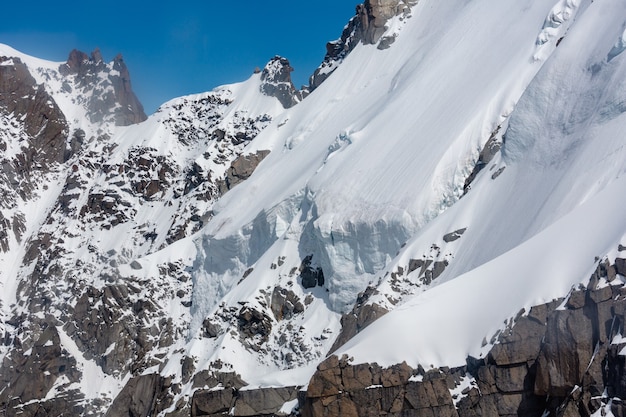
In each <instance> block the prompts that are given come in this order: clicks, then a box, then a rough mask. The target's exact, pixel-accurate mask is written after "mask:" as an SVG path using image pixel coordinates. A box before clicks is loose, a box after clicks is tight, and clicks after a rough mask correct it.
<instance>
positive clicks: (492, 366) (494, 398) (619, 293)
mask: <svg viewBox="0 0 626 417" xmlns="http://www.w3.org/2000/svg"><path fill="white" fill-rule="evenodd" d="M623 262H624V261H623V260H622V259H619V258H618V259H617V260H616V262H615V265H610V264H608V262H606V261H604V262H600V263H599V265H598V268H597V270H596V272H595V273H594V274H593V275H592V277H591V280H590V283H589V285H588V287H587V288H582V289H577V290H575V291H572V292H571V293H570V295H569V296H568V298H567V300H565V301H563V300H555V301H553V302H550V303H547V304H542V305H539V306H535V307H533V308H532V309H531V310H530V311H529V312H528V313H525V312H524V311H521V312H520V314H519V315H518V317H517V318H516V319H514V320H512V321H511V324H510V326H509V327H508V328H507V329H506V330H505V331H503V332H502V333H500V334H499V335H497V337H495V338H494V339H493V340H492V343H495V344H494V346H493V347H492V349H491V350H490V352H489V354H488V355H487V356H486V357H484V358H480V359H476V358H473V357H468V358H467V364H466V365H465V366H463V367H459V368H455V369H449V368H442V369H434V370H430V371H429V372H424V370H423V369H421V368H418V369H412V368H410V367H409V366H407V365H406V363H403V364H399V365H395V366H393V367H391V368H388V369H382V368H381V367H380V366H379V365H377V364H376V363H373V364H355V365H353V364H351V363H350V360H349V358H347V357H345V356H344V357H343V358H341V359H339V358H338V357H337V356H331V357H330V358H328V359H327V360H326V361H324V362H323V363H321V364H320V365H319V366H318V368H317V372H316V373H315V375H314V376H313V377H312V379H311V381H310V382H309V386H308V390H307V392H306V395H305V396H304V397H303V398H302V399H301V404H300V410H301V413H302V415H303V416H304V417H318V416H324V417H331V416H332V417H334V416H346V415H347V416H383V415H384V416H455V417H470V416H524V417H526V416H527V417H531V416H532V417H540V416H544V415H550V416H552V415H554V416H568V417H574V416H577V417H578V416H581V417H582V416H585V417H589V416H591V415H592V414H594V413H595V412H600V413H602V414H601V415H605V414H604V413H605V412H608V411H611V412H612V413H613V415H616V416H621V415H624V413H625V412H626V406H625V405H624V403H623V402H622V399H623V398H626V359H625V357H624V356H623V355H622V351H623V349H624V347H625V346H626V341H625V340H624V339H623V338H622V335H623V334H624V330H625V329H624V323H625V322H626V287H624V285H623V283H621V282H620V283H619V284H617V285H615V282H614V280H615V278H616V275H617V274H618V273H619V272H617V270H618V269H619V268H616V265H618V264H620V265H621V264H622V263H623ZM620 275H621V274H620ZM607 282H614V285H606V283H607ZM602 283H604V284H602ZM463 381H464V384H465V385H463V386H466V387H465V389H463V390H462V391H461V390H460V389H457V387H462V385H461V383H462V382H463ZM459 391H460V392H459Z"/></svg>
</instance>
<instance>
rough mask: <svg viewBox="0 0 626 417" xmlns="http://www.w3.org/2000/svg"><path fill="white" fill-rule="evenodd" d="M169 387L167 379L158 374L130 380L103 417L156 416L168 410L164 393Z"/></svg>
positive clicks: (166, 397)
mask: <svg viewBox="0 0 626 417" xmlns="http://www.w3.org/2000/svg"><path fill="white" fill-rule="evenodd" d="M170 387H171V383H170V381H169V380H168V379H165V378H163V377H161V376H160V375H158V374H150V375H142V376H138V377H135V378H131V380H130V381H128V383H127V384H126V385H125V386H124V388H123V389H122V391H121V392H120V393H119V395H118V396H117V397H116V398H115V401H113V404H111V407H109V409H108V411H107V413H106V415H105V417H117V416H133V417H148V416H152V415H157V414H158V413H159V412H161V411H163V410H165V409H167V408H169V406H170V405H171V404H170V403H168V402H167V399H168V398H169V397H168V396H167V395H166V393H167V392H168V390H169V388H170Z"/></svg>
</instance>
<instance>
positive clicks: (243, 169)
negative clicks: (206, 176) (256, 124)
mask: <svg viewBox="0 0 626 417" xmlns="http://www.w3.org/2000/svg"><path fill="white" fill-rule="evenodd" d="M269 153H270V151H265V150H263V151H257V152H256V153H254V154H249V155H241V156H239V157H238V158H237V159H235V160H234V161H233V162H232V163H231V165H230V168H228V171H226V176H225V178H224V180H223V181H221V182H220V184H219V189H220V192H221V193H225V192H226V191H228V190H230V189H231V188H233V187H234V186H235V185H237V184H239V183H241V182H243V181H245V180H247V179H248V178H250V176H251V175H252V173H253V172H254V170H255V169H256V167H257V166H258V165H259V164H260V163H261V161H262V160H263V159H265V157H266V156H267V155H269Z"/></svg>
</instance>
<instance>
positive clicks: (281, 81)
mask: <svg viewBox="0 0 626 417" xmlns="http://www.w3.org/2000/svg"><path fill="white" fill-rule="evenodd" d="M292 71H293V68H292V67H291V65H290V64H289V60H287V59H286V58H283V57H281V56H278V55H277V56H275V57H274V58H272V59H271V60H270V61H269V62H268V63H267V65H265V68H263V71H261V82H262V84H261V92H262V93H263V94H265V95H267V96H270V97H276V98H277V99H278V100H279V101H280V103H281V104H282V105H283V107H284V108H286V109H288V108H290V107H293V106H295V105H296V104H298V102H299V101H300V100H301V99H302V97H301V95H300V93H299V92H298V91H297V90H296V88H295V87H294V85H293V82H292V81H291V72H292Z"/></svg>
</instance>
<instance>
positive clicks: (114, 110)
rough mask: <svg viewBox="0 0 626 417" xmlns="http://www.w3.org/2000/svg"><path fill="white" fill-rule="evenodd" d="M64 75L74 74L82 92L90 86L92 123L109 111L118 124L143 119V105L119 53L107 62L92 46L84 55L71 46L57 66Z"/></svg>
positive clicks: (102, 117)
mask: <svg viewBox="0 0 626 417" xmlns="http://www.w3.org/2000/svg"><path fill="white" fill-rule="evenodd" d="M59 72H60V73H61V74H62V75H64V76H67V77H70V76H71V77H75V78H76V81H77V85H78V87H79V88H81V89H82V90H83V91H84V92H86V91H88V90H94V92H95V93H96V94H93V95H91V96H90V95H86V96H87V97H88V101H89V103H88V115H89V118H90V119H91V122H92V123H98V122H101V121H102V120H104V119H105V118H106V117H107V116H109V115H112V116H113V118H114V121H115V123H116V124H117V125H118V126H126V125H130V124H134V123H139V122H142V121H144V120H146V114H145V113H144V110H143V106H142V104H141V103H140V102H139V100H138V99H137V96H135V93H134V92H133V90H132V88H131V83H130V73H129V72H128V68H127V67H126V64H125V63H124V59H123V58H122V55H117V56H116V57H115V59H114V60H113V61H112V62H111V63H109V64H107V63H105V62H104V61H103V60H102V54H101V53H100V50H99V49H96V50H95V51H93V52H92V53H91V56H88V55H87V54H85V53H84V52H81V51H78V50H76V49H74V50H73V51H72V52H70V55H69V57H68V59H67V62H66V63H65V64H63V65H61V66H60V67H59Z"/></svg>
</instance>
